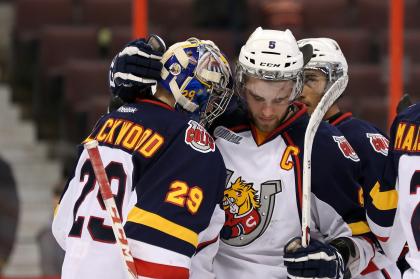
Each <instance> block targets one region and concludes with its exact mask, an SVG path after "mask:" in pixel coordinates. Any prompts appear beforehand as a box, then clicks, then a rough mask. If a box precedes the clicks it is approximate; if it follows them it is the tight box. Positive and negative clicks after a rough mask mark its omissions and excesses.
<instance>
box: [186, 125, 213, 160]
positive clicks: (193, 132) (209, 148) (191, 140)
mask: <svg viewBox="0 0 420 279" xmlns="http://www.w3.org/2000/svg"><path fill="white" fill-rule="evenodd" d="M188 125H189V127H188V128H187V130H186V131H185V143H186V144H188V145H189V146H191V147H192V148H193V149H194V150H197V151H199V152H202V153H207V152H214V150H215V149H216V146H215V143H214V139H213V138H212V137H211V136H210V134H209V133H208V132H207V131H206V129H204V127H203V126H201V125H200V124H198V123H197V122H195V121H193V120H190V121H189V122H188Z"/></svg>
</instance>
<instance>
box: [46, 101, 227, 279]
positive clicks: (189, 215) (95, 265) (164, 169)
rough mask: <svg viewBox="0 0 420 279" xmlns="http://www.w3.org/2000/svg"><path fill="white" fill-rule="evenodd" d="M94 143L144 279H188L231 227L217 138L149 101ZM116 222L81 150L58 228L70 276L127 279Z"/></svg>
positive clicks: (116, 119) (117, 117) (102, 128)
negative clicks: (204, 250)
mask: <svg viewBox="0 0 420 279" xmlns="http://www.w3.org/2000/svg"><path fill="white" fill-rule="evenodd" d="M90 139H96V140H97V141H98V142H99V145H100V146H99V149H100V152H101V155H102V159H103V163H104V166H105V170H106V173H107V175H108V178H109V180H110V184H111V188H112V191H113V193H114V195H115V200H116V204H117V207H118V209H119V211H120V215H121V217H122V219H123V224H124V229H125V232H126V235H127V238H128V240H129V246H130V248H131V251H132V254H133V257H134V260H135V264H136V267H137V271H138V272H139V275H140V276H144V277H152V278H188V277H189V268H190V264H191V257H192V256H193V255H194V254H195V253H196V252H197V251H198V250H199V249H200V248H201V246H202V245H203V244H205V243H208V242H211V241H212V239H215V238H217V236H218V231H220V229H221V226H222V224H223V222H224V213H223V210H222V209H221V208H220V203H221V200H222V196H223V190H224V185H225V181H226V169H225V165H224V163H223V160H222V157H221V155H220V153H219V151H218V150H217V148H216V146H215V142H214V140H213V138H212V137H211V136H210V134H209V133H207V131H206V130H205V129H204V128H203V127H201V126H200V125H199V124H198V123H196V122H194V121H192V120H189V119H187V118H186V117H185V116H184V115H182V114H180V113H179V112H176V111H174V110H173V109H172V108H171V107H169V106H167V105H166V104H164V103H161V102H158V101H154V100H142V101H139V102H138V103H135V104H127V105H124V106H122V107H120V108H119V109H118V110H117V111H114V112H112V113H109V114H107V115H105V116H103V117H102V118H101V119H100V120H99V121H98V123H97V125H96V127H95V128H94V130H93V132H92V133H91V135H90V136H89V137H88V139H87V140H86V141H88V140H90ZM210 220H212V222H211V223H210ZM110 224H111V219H110V217H109V216H108V215H107V212H106V211H105V208H104V204H103V201H102V199H101V196H100V193H99V191H98V185H97V183H96V179H95V176H94V172H93V169H92V165H91V163H90V160H89V158H88V156H87V152H86V151H85V150H83V146H80V147H79V157H78V159H77V163H76V166H75V168H74V172H73V174H72V177H70V179H69V181H68V183H67V186H66V189H65V192H64V193H63V196H62V198H61V201H60V204H59V206H58V209H57V210H56V214H55V218H54V222H53V232H54V235H55V237H56V239H57V241H58V242H59V244H60V245H61V247H63V249H64V250H66V256H65V260H64V264H63V275H62V278H112V279H115V278H121V279H122V278H124V272H123V265H122V262H121V260H120V255H119V253H120V252H119V250H118V247H116V245H115V237H114V235H113V233H112V229H111V227H110ZM209 232H211V233H209Z"/></svg>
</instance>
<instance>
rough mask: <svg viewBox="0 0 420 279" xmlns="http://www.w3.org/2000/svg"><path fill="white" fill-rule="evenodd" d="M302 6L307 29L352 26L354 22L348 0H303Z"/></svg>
mask: <svg viewBox="0 0 420 279" xmlns="http://www.w3.org/2000/svg"><path fill="white" fill-rule="evenodd" d="M302 8H303V10H302V13H303V24H304V29H305V30H313V29H314V28H331V27H334V28H342V27H350V25H351V23H352V13H350V12H349V11H350V8H351V6H350V5H349V2H348V1H347V0H334V1H331V0H316V1H313V0H303V1H302Z"/></svg>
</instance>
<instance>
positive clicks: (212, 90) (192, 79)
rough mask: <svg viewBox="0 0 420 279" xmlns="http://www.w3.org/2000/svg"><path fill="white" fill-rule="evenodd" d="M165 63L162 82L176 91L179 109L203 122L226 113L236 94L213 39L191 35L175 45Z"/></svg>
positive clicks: (223, 59)
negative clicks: (208, 39) (191, 36)
mask: <svg viewBox="0 0 420 279" xmlns="http://www.w3.org/2000/svg"><path fill="white" fill-rule="evenodd" d="M162 63H163V68H162V72H161V77H162V80H161V81H160V84H161V85H162V86H163V87H164V88H165V89H166V90H168V91H169V92H171V93H172V94H173V96H174V98H175V101H176V109H177V110H180V111H183V112H186V113H187V114H189V117H191V118H193V119H195V120H197V121H198V122H200V123H201V124H203V125H207V124H210V123H211V122H212V121H213V120H214V119H215V118H216V117H218V116H219V115H221V114H222V113H223V112H224V110H225V109H226V107H227V105H228V103H229V100H230V98H231V96H232V94H233V90H232V87H233V86H232V84H233V83H232V74H231V70H230V66H229V63H228V62H227V59H226V58H225V56H224V55H223V54H222V53H221V52H220V50H219V49H218V48H217V46H216V45H215V44H214V43H213V42H211V41H206V40H199V39H196V38H190V39H188V40H187V41H184V42H180V43H177V44H174V45H173V46H171V47H170V48H169V49H168V51H167V52H166V53H165V54H164V55H163V58H162Z"/></svg>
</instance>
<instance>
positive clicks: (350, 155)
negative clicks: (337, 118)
mask: <svg viewBox="0 0 420 279" xmlns="http://www.w3.org/2000/svg"><path fill="white" fill-rule="evenodd" d="M333 139H334V141H335V142H336V143H337V144H338V148H340V150H341V153H343V155H344V157H346V158H347V159H350V160H352V161H355V162H359V161H360V159H359V156H357V154H356V152H355V151H354V149H353V147H351V145H350V143H349V142H348V141H347V139H346V138H345V137H344V136H339V137H337V136H333Z"/></svg>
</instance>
